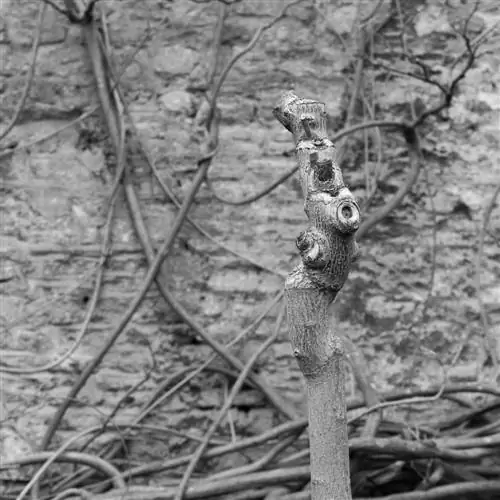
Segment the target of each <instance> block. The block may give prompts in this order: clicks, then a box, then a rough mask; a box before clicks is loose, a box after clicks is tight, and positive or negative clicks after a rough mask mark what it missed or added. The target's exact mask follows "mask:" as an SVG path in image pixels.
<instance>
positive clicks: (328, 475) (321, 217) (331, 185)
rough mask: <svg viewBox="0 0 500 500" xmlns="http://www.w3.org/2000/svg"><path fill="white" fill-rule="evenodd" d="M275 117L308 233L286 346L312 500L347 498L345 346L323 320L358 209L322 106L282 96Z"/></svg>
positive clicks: (344, 270)
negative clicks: (302, 392) (304, 401)
mask: <svg viewBox="0 0 500 500" xmlns="http://www.w3.org/2000/svg"><path fill="white" fill-rule="evenodd" d="M274 116H275V117H276V118H277V119H278V120H279V121H280V123H281V124H282V125H283V126H284V127H285V128H286V129H287V130H289V131H290V132H292V133H293V135H294V139H295V143H296V154H297V161H298V163H299V167H300V168H299V172H300V179H301V185H302V191H303V194H304V210H305V212H306V215H307V217H308V219H309V226H308V228H307V229H306V230H305V231H304V232H302V233H301V234H300V235H299V237H298V238H297V247H298V249H299V252H300V256H301V259H302V261H301V263H300V264H299V265H298V266H297V267H296V268H295V269H294V270H293V271H292V272H291V273H290V274H289V276H288V279H287V281H286V285H285V293H286V298H287V310H288V318H289V324H290V340H291V343H292V348H293V352H294V355H295V357H296V358H297V361H298V363H299V366H300V369H301V371H302V373H303V374H304V377H305V379H306V383H307V391H308V407H309V434H310V448H311V495H312V499H313V500H348V499H350V498H351V488H350V479H349V449H348V441H347V423H346V410H345V380H344V379H345V374H344V363H343V362H344V346H343V343H342V340H341V337H340V336H338V335H336V334H335V331H334V329H333V328H332V325H331V320H330V316H329V313H328V310H329V306H330V304H331V303H332V302H333V301H334V300H335V297H336V296H337V293H338V292H339V290H340V289H341V288H342V287H343V285H344V283H345V281H346V279H347V276H348V274H349V270H350V267H351V264H352V262H353V260H354V259H355V258H356V256H357V253H358V247H357V244H356V241H355V239H354V234H355V232H356V230H357V229H358V227H359V224H360V214H359V208H358V205H357V203H356V200H355V199H354V197H353V195H352V194H351V192H350V191H349V189H347V187H346V186H345V185H344V181H343V178H342V172H341V171H340V168H339V167H338V165H337V164H336V162H335V147H334V145H333V143H332V142H331V141H330V140H329V139H328V137H327V135H326V111H325V105H324V104H323V103H320V102H317V101H314V100H311V99H302V98H299V97H297V96H296V95H295V94H294V93H293V92H287V93H286V94H284V95H283V97H282V99H281V101H280V103H279V105H278V106H277V107H276V108H275V109H274Z"/></svg>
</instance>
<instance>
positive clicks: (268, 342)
mask: <svg viewBox="0 0 500 500" xmlns="http://www.w3.org/2000/svg"><path fill="white" fill-rule="evenodd" d="M284 316H285V304H284V303H283V304H282V306H281V310H280V312H279V314H278V318H277V320H276V326H275V328H274V331H273V333H272V335H270V336H269V337H268V339H267V340H266V341H265V342H264V343H263V344H262V345H261V346H260V347H259V349H257V350H256V351H255V353H254V354H253V355H252V356H251V357H250V359H249V360H248V362H247V364H246V365H245V367H244V368H243V370H242V372H241V373H240V375H239V376H238V379H237V380H236V382H235V383H234V385H233V388H232V389H231V393H230V394H229V396H228V398H227V399H226V401H225V403H224V406H223V407H222V409H221V410H220V412H219V415H218V416H217V418H216V419H215V420H214V421H213V422H212V425H211V426H210V428H209V429H208V431H207V432H206V433H205V438H204V440H203V443H202V444H201V445H200V446H199V447H198V449H197V450H196V452H195V453H194V454H193V458H192V459H191V461H190V462H189V465H188V467H187V469H186V470H185V472H184V475H183V476H182V481H181V483H180V485H179V490H178V491H177V493H176V495H175V498H174V500H182V499H183V498H184V493H185V492H186V489H187V485H188V482H189V480H190V478H191V475H192V474H193V472H194V471H195V469H196V466H197V465H198V462H199V461H200V459H201V457H202V455H203V453H204V452H205V450H206V448H207V446H208V442H209V440H210V439H211V438H212V436H213V434H214V432H215V431H216V430H217V428H218V427H219V424H220V423H221V421H222V420H223V419H224V417H225V416H226V413H227V412H228V411H229V409H230V408H231V406H232V404H233V401H234V398H235V397H236V396H237V395H238V393H239V392H240V389H241V387H242V386H243V383H244V381H245V379H246V377H247V376H248V374H249V373H250V371H251V370H252V368H253V365H254V364H255V362H256V361H257V359H258V358H259V356H260V355H261V354H262V353H263V352H265V351H266V349H267V348H268V347H270V346H271V345H272V344H273V343H274V341H275V340H276V339H277V337H278V335H279V332H280V328H281V324H282V322H283V318H284Z"/></svg>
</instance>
